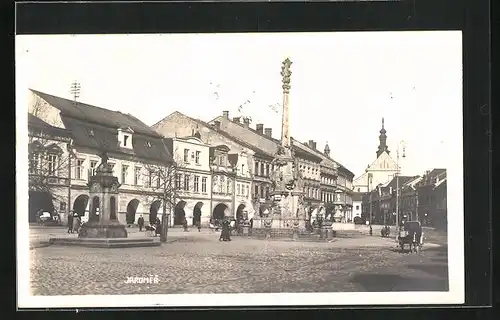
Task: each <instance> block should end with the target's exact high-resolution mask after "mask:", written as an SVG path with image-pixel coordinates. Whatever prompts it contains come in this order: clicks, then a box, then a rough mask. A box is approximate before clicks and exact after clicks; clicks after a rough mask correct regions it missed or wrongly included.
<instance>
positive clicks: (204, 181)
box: [201, 177, 207, 192]
mask: <svg viewBox="0 0 500 320" xmlns="http://www.w3.org/2000/svg"><path fill="white" fill-rule="evenodd" d="M201 192H207V178H206V177H203V178H201Z"/></svg>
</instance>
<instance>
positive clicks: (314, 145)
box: [313, 141, 316, 150]
mask: <svg viewBox="0 0 500 320" xmlns="http://www.w3.org/2000/svg"><path fill="white" fill-rule="evenodd" d="M313 149H314V150H316V141H313Z"/></svg>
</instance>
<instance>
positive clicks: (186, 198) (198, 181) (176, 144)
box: [164, 133, 212, 226]
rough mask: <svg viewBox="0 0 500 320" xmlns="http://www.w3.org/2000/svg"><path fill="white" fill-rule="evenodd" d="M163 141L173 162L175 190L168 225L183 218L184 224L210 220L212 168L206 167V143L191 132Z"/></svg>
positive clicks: (208, 154) (177, 223)
mask: <svg viewBox="0 0 500 320" xmlns="http://www.w3.org/2000/svg"><path fill="white" fill-rule="evenodd" d="M164 143H165V145H166V147H167V149H168V150H169V151H170V153H171V154H172V157H173V159H174V161H175V163H176V169H175V172H173V173H172V175H175V180H174V181H175V183H174V185H173V186H172V187H173V189H174V190H175V192H173V193H174V194H175V199H174V200H173V202H172V204H173V205H174V210H173V214H172V216H171V217H170V218H171V221H170V225H171V226H181V225H183V223H184V219H186V221H187V222H188V225H196V224H197V222H200V223H201V224H202V225H207V224H208V222H209V221H210V199H211V197H212V172H211V168H210V146H209V145H207V144H206V143H204V142H203V141H202V140H201V139H200V138H199V137H198V135H197V134H196V133H195V134H194V135H193V136H189V137H183V138H181V137H177V138H165V139H164Z"/></svg>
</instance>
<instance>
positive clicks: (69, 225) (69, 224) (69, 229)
mask: <svg viewBox="0 0 500 320" xmlns="http://www.w3.org/2000/svg"><path fill="white" fill-rule="evenodd" d="M68 233H73V211H70V212H69V214H68Z"/></svg>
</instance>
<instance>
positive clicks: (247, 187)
mask: <svg viewBox="0 0 500 320" xmlns="http://www.w3.org/2000/svg"><path fill="white" fill-rule="evenodd" d="M245 189H246V190H245V196H247V197H248V193H249V192H250V187H249V186H248V184H247V185H246V187H245Z"/></svg>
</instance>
